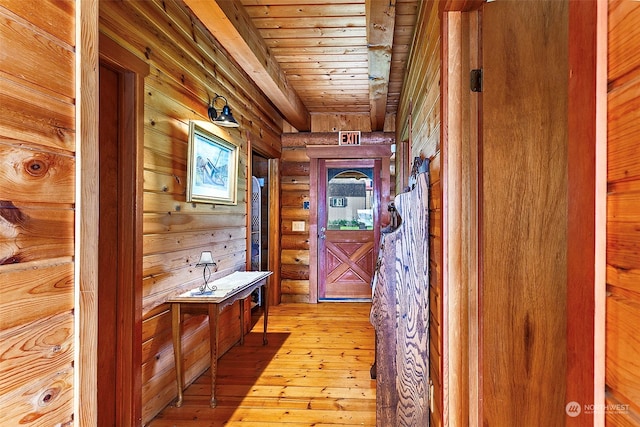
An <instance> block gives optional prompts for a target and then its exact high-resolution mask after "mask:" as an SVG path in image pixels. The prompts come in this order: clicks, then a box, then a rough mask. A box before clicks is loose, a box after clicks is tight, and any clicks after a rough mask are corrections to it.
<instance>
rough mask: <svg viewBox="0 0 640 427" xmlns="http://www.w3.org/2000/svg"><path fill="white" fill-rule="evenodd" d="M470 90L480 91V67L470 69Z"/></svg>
mask: <svg viewBox="0 0 640 427" xmlns="http://www.w3.org/2000/svg"><path fill="white" fill-rule="evenodd" d="M470 80H471V92H482V68H479V69H476V70H471V79H470Z"/></svg>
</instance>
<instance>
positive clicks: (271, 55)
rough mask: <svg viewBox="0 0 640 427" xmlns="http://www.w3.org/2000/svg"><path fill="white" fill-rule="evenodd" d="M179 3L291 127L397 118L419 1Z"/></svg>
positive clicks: (379, 124)
mask: <svg viewBox="0 0 640 427" xmlns="http://www.w3.org/2000/svg"><path fill="white" fill-rule="evenodd" d="M184 1H185V3H186V5H187V6H188V7H189V8H191V10H192V11H193V12H194V13H195V14H196V15H197V16H198V18H199V19H200V20H201V21H202V22H203V24H204V25H205V26H206V27H207V28H208V29H209V31H211V33H212V34H213V35H214V36H215V37H216V38H217V39H218V40H219V41H220V43H221V44H222V45H223V46H224V47H225V49H226V50H227V51H228V52H229V54H230V55H231V56H233V57H234V59H235V60H236V61H237V62H238V63H239V64H240V66H242V67H243V68H244V70H245V71H246V72H247V74H248V75H249V76H250V77H251V78H252V79H253V80H254V81H255V82H256V84H257V85H258V86H259V87H260V88H261V89H262V91H263V92H264V93H265V94H266V95H267V96H268V97H269V98H270V99H271V101H272V102H273V104H274V105H275V106H276V108H278V110H279V111H280V112H281V113H282V115H283V117H284V118H285V120H287V122H289V123H290V124H291V125H292V126H293V127H295V128H296V129H298V130H300V131H309V130H311V119H310V115H312V114H364V115H368V116H369V117H370V121H371V130H373V131H378V130H383V129H384V124H385V119H386V118H387V116H388V115H390V118H391V119H392V118H393V117H395V113H396V110H397V108H398V102H399V98H400V91H401V89H402V82H403V79H404V75H405V65H406V61H407V58H408V55H409V49H410V46H411V42H412V39H413V32H414V26H415V21H416V15H417V9H418V7H419V5H420V0H217V1H216V0H184Z"/></svg>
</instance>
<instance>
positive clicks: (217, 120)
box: [207, 94, 240, 128]
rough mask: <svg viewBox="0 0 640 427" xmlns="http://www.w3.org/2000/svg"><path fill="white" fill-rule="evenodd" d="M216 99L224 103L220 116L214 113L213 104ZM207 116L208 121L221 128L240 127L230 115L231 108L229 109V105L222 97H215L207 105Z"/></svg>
mask: <svg viewBox="0 0 640 427" xmlns="http://www.w3.org/2000/svg"><path fill="white" fill-rule="evenodd" d="M218 99H222V100H223V101H224V106H223V107H222V111H221V112H220V115H218V112H217V111H216V107H215V103H216V101H217V100H218ZM207 114H208V115H209V120H211V121H212V122H213V123H214V124H216V125H218V126H223V127H227V128H237V127H239V126H240V125H239V124H238V121H237V120H236V119H235V118H234V117H233V114H231V108H229V104H228V102H227V98H225V97H224V96H222V95H217V94H216V96H215V97H214V98H213V100H212V101H211V103H210V104H209V108H208V109H207Z"/></svg>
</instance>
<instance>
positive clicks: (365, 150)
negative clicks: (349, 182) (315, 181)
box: [307, 145, 391, 159]
mask: <svg viewBox="0 0 640 427" xmlns="http://www.w3.org/2000/svg"><path fill="white" fill-rule="evenodd" d="M307 156H309V158H310V159H376V158H382V157H387V158H389V157H391V146H389V145H308V146H307Z"/></svg>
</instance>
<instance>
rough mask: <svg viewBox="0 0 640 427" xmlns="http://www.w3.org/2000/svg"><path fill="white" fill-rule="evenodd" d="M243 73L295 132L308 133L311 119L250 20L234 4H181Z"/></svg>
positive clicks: (188, 1)
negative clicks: (196, 18)
mask: <svg viewBox="0 0 640 427" xmlns="http://www.w3.org/2000/svg"><path fill="white" fill-rule="evenodd" d="M185 4H186V5H187V6H188V7H189V8H190V9H191V10H192V11H193V12H194V13H195V14H196V15H197V16H198V18H200V20H201V21H202V23H203V24H204V25H205V26H206V27H207V28H208V29H209V31H211V33H212V34H213V35H214V37H216V39H218V41H219V42H220V43H221V44H222V45H223V46H224V47H225V49H226V50H227V51H228V52H229V54H230V55H231V56H233V57H234V59H235V60H236V61H237V62H238V63H239V64H241V66H242V67H243V68H244V69H245V71H246V73H247V74H248V75H249V76H250V77H251V78H252V79H253V81H254V82H255V83H256V85H258V87H260V89H261V90H262V91H263V92H264V93H265V95H267V96H268V97H269V98H270V99H271V100H272V102H273V103H274V105H276V106H277V107H278V109H279V110H280V111H281V112H282V114H283V116H284V117H285V119H286V120H287V121H288V122H289V123H290V124H291V125H293V126H294V127H295V128H297V129H298V130H305V131H308V130H310V128H311V119H310V117H309V112H308V111H307V108H306V106H305V105H304V103H303V102H302V100H301V99H300V97H299V96H298V94H297V93H296V92H295V91H294V90H293V88H292V87H291V85H290V84H289V82H288V81H287V79H286V76H285V74H284V72H283V71H282V69H281V68H280V66H279V65H278V63H277V62H276V61H275V59H274V58H273V56H272V55H270V52H269V49H268V47H267V46H266V45H265V43H264V41H263V40H262V38H261V37H260V35H259V33H258V31H257V30H256V29H255V26H254V25H253V23H252V22H251V18H250V17H249V16H248V15H247V12H246V11H245V10H244V8H243V7H242V5H241V4H240V3H239V2H238V1H237V0H234V1H228V0H220V1H219V2H216V1H206V2H205V1H201V0H185Z"/></svg>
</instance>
